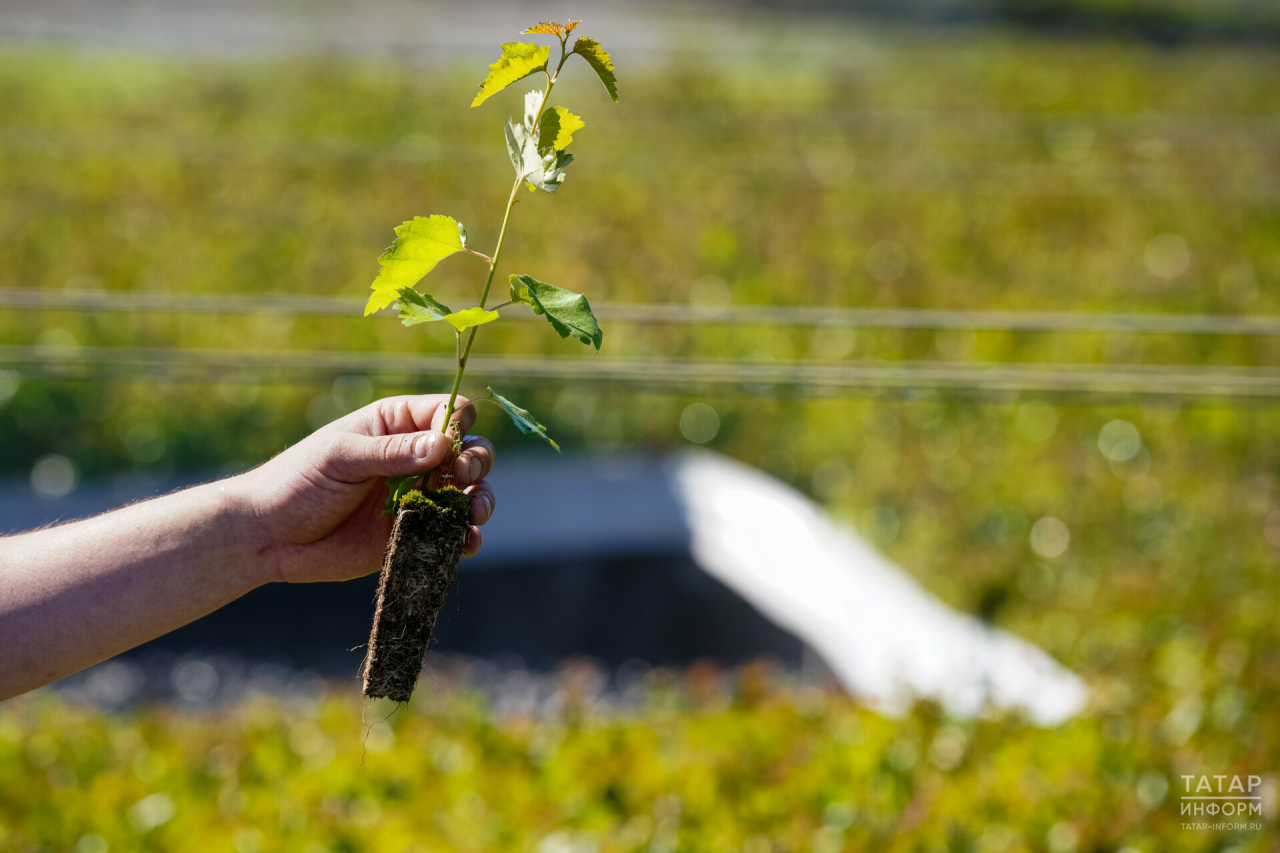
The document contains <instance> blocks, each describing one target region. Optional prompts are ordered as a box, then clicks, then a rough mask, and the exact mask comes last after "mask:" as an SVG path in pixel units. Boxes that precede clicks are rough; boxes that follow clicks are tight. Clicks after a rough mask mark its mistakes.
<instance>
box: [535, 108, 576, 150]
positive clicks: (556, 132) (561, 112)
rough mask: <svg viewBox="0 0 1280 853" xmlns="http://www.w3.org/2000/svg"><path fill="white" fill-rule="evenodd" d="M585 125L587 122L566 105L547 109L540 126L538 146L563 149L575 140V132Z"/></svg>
mask: <svg viewBox="0 0 1280 853" xmlns="http://www.w3.org/2000/svg"><path fill="white" fill-rule="evenodd" d="M584 127H586V123H585V122H584V121H583V120H582V119H581V118H579V117H578V116H576V115H574V114H573V113H571V112H569V111H568V110H566V109H565V108H564V107H556V108H555V109H553V110H547V111H546V112H545V113H543V114H542V124H541V125H540V126H539V128H538V148H539V149H540V150H542V151H546V150H548V149H552V150H555V151H563V150H564V149H566V148H568V147H569V143H571V142H573V134H574V132H575V131H579V130H581V129H582V128H584Z"/></svg>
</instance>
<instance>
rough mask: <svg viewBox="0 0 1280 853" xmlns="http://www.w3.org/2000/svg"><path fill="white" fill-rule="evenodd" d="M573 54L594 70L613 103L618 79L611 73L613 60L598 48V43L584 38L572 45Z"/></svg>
mask: <svg viewBox="0 0 1280 853" xmlns="http://www.w3.org/2000/svg"><path fill="white" fill-rule="evenodd" d="M573 52H574V53H576V54H578V55H579V56H581V57H582V58H583V59H585V60H586V61H587V64H589V65H590V66H591V67H592V68H594V69H595V72H596V75H597V76H598V77H599V78H600V82H601V83H603V84H604V87H605V89H606V90H608V92H609V97H610V98H613V99H614V100H615V101H616V100H618V78H617V76H615V75H614V73H613V71H614V69H613V60H612V59H611V58H610V57H609V54H608V53H606V52H605V49H604V48H603V47H601V46H600V42H598V41H596V40H595V39H592V38H587V37H586V36H578V40H577V41H576V42H574V43H573Z"/></svg>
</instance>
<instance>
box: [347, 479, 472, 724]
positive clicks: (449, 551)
mask: <svg viewBox="0 0 1280 853" xmlns="http://www.w3.org/2000/svg"><path fill="white" fill-rule="evenodd" d="M470 527H471V500H470V499H469V498H468V497H467V496H466V495H465V494H463V493H462V492H460V491H459V490H457V489H455V488H453V487H452V486H446V487H445V488H443V489H441V490H440V491H438V492H430V493H429V494H423V493H422V492H416V491H415V492H409V493H408V494H407V495H405V497H404V498H403V499H402V500H401V502H400V509H399V511H398V512H397V513H396V523H395V527H394V529H393V530H392V532H391V541H390V542H389V543H388V544H387V552H386V555H385V556H384V558H383V562H382V578H381V580H380V581H379V583H378V606H377V610H376V611H374V614H373V631H372V632H371V633H370V634H369V648H368V652H367V653H366V654H365V658H364V667H363V672H362V674H363V676H364V695H366V696H370V697H375V698H376V697H385V698H387V699H392V700H394V701H396V702H407V701H409V697H410V696H411V695H412V694H413V688H414V685H415V684H416V683H417V681H418V673H419V672H421V671H422V661H423V658H424V657H426V654H427V645H428V644H429V643H430V642H431V634H432V632H433V631H434V630H435V626H436V615H437V614H438V613H439V612H440V608H441V607H442V606H443V605H444V599H445V595H446V594H447V593H448V591H449V586H450V585H451V584H452V583H453V578H454V570H455V569H456V568H457V565H458V560H459V559H461V557H462V546H463V545H464V544H465V543H466V541H467V531H468V530H469V529H470Z"/></svg>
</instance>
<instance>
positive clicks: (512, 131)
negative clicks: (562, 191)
mask: <svg viewBox="0 0 1280 853" xmlns="http://www.w3.org/2000/svg"><path fill="white" fill-rule="evenodd" d="M503 131H504V133H505V134H506V138H507V155H508V156H509V157H510V158H511V165H512V166H514V167H515V170H516V178H517V180H522V181H526V182H527V183H528V185H529V189H530V190H534V189H539V190H546V191H547V192H549V193H553V192H555V191H556V189H557V188H558V187H559V186H560V185H561V184H562V183H564V170H565V167H566V166H568V165H569V164H570V163H572V162H573V155H572V154H566V153H565V152H563V151H556V150H555V149H553V148H548V149H547V151H546V153H545V154H542V153H539V151H538V144H537V141H536V140H535V139H534V137H533V135H532V134H530V133H529V131H528V130H527V129H526V128H525V126H524V125H523V124H516V123H514V122H513V121H511V119H509V118H508V119H507V123H506V124H505V125H504V126H503Z"/></svg>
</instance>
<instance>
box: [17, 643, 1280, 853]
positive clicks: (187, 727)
mask: <svg viewBox="0 0 1280 853" xmlns="http://www.w3.org/2000/svg"><path fill="white" fill-rule="evenodd" d="M588 673H589V671H588ZM588 681H589V679H587V678H583V670H582V669H581V668H580V667H579V668H573V667H571V668H569V669H567V670H566V671H565V676H564V678H563V684H562V687H561V689H560V690H559V691H558V693H557V694H556V695H555V696H554V697H553V699H552V700H551V701H552V705H551V706H549V707H552V706H554V707H553V709H552V710H550V711H549V712H547V711H546V710H545V709H544V713H541V714H537V715H529V714H523V715H522V714H505V715H496V714H495V713H494V710H493V706H492V705H490V704H489V703H488V702H487V701H486V700H485V699H484V697H483V695H482V694H480V693H476V692H472V691H468V690H465V689H458V688H454V687H448V686H445V685H442V684H439V683H424V685H423V686H422V687H421V689H419V690H418V691H417V693H416V694H415V697H414V700H413V702H412V703H411V704H410V705H408V706H405V707H402V708H401V709H399V710H398V711H396V713H394V714H391V715H390V716H388V713H389V711H390V709H392V707H393V706H391V705H390V704H389V703H386V704H383V703H379V704H376V705H370V706H366V707H365V708H364V709H363V716H364V719H365V720H370V721H378V722H375V723H373V724H372V725H370V726H369V727H368V728H367V729H366V727H365V725H364V724H363V723H362V719H361V711H362V709H361V706H360V703H359V701H358V700H357V699H356V698H355V697H354V696H353V695H352V694H351V693H349V692H334V691H321V692H314V691H312V692H310V693H308V694H294V695H293V696H292V697H291V698H288V699H286V700H280V699H275V700H271V699H267V698H265V697H263V698H256V699H255V698H251V699H248V700H244V701H241V702H239V703H237V704H234V705H230V706H223V707H221V708H214V709H207V710H205V711H202V712H199V713H195V714H193V713H190V712H188V713H182V712H177V711H175V710H174V709H173V708H170V707H166V706H152V707H145V706H143V707H140V708H137V709H135V710H133V711H130V712H117V713H109V714H104V713H102V712H98V711H91V710H86V709H84V708H80V707H77V706H74V705H67V704H64V703H63V702H62V701H61V700H59V699H58V698H57V697H56V695H55V694H51V693H48V692H41V693H37V694H32V695H30V696H27V697H24V698H21V699H18V700H14V701H11V702H9V703H7V704H6V705H4V706H3V707H0V845H7V846H4V849H12V850H16V851H28V850H72V849H75V850H77V851H80V850H104V851H105V850H138V851H148V850H170V851H179V850H209V849H218V850H225V849H231V850H235V851H237V853H256V851H261V853H269V852H270V851H283V850H299V851H307V853H322V851H360V850H387V849H392V850H405V851H416V850H423V851H425V850H538V851H542V852H543V853H558V851H596V850H599V851H627V850H650V851H652V850H669V851H674V850H693V851H700V850H708V851H715V850H745V851H785V850H796V851H800V850H811V851H827V853H835V851H841V850H867V849H875V850H886V851H890V850H894V851H896V850H902V851H906V850H913V851H915V850H940V851H941V850H946V851H954V850H970V851H1023V850H1035V851H1041V850H1048V851H1054V853H1067V851H1074V850H1119V849H1122V848H1126V849H1129V850H1145V851H1156V850H1160V851H1166V850H1168V851H1173V850H1222V849H1232V850H1239V851H1253V850H1258V851H1260V850H1264V849H1269V848H1268V847H1267V846H1266V844H1265V839H1266V835H1264V834H1263V833H1261V832H1258V831H1249V832H1235V833H1213V834H1210V833H1205V832H1196V831H1187V830H1184V829H1183V828H1182V821H1183V820H1185V819H1184V818H1181V817H1179V816H1178V806H1177V800H1178V792H1179V791H1180V790H1181V789H1180V786H1181V784H1182V783H1181V782H1180V781H1179V780H1178V779H1177V774H1179V773H1181V772H1192V773H1194V772H1197V769H1196V768H1192V769H1188V767H1187V766H1186V763H1185V762H1186V760H1187V759H1188V757H1191V756H1195V757H1196V759H1203V757H1204V756H1205V754H1206V751H1207V752H1208V754H1211V755H1213V756H1214V757H1215V759H1218V760H1221V761H1224V762H1225V763H1222V764H1219V765H1215V766H1216V768H1217V769H1218V770H1220V771H1221V772H1223V773H1232V772H1236V773H1241V774H1244V773H1246V772H1248V769H1249V768H1252V767H1254V766H1255V765H1256V764H1257V763H1264V762H1266V761H1268V760H1271V761H1272V762H1274V759H1275V758H1276V754H1275V752H1274V747H1269V748H1268V751H1267V752H1265V753H1263V752H1259V751H1257V750H1256V746H1257V744H1256V743H1254V744H1249V743H1247V742H1245V741H1241V742H1239V743H1238V744H1235V745H1233V746H1232V747H1230V748H1228V749H1227V750H1225V751H1223V750H1221V749H1220V747H1219V746H1218V745H1217V744H1216V743H1215V739H1214V738H1212V737H1205V736H1196V737H1194V738H1192V739H1191V740H1190V741H1189V742H1188V743H1186V744H1185V745H1184V746H1182V747H1180V748H1179V749H1178V750H1176V751H1174V752H1171V751H1169V750H1167V749H1164V748H1153V745H1154V744H1158V743H1162V742H1163V739H1164V736H1163V734H1162V732H1163V731H1164V730H1165V729H1166V728H1167V725H1166V724H1165V723H1164V722H1163V721H1162V720H1161V718H1160V717H1159V716H1158V715H1152V714H1150V713H1149V710H1150V709H1147V710H1144V711H1143V712H1140V713H1137V714H1132V715H1123V716H1119V715H1108V714H1098V715H1093V716H1090V717H1087V718H1085V719H1082V720H1079V721H1077V722H1074V723H1071V724H1070V725H1067V726H1064V727H1062V728H1060V729H1057V730H1053V731H1043V730H1036V729H1032V728H1028V727H1026V726H1024V725H1023V724H1022V723H1020V722H1019V721H1018V720H1016V719H1012V718H1000V717H996V718H992V719H988V720H981V721H961V720H953V719H948V718H947V717H945V716H944V715H942V714H940V713H938V711H937V710H936V709H934V708H932V707H928V706H921V707H918V708H916V709H915V710H914V711H913V712H912V713H911V714H910V715H909V716H907V717H905V718H902V719H891V718H887V717H884V716H881V715H879V714H876V713H874V712H872V711H870V710H868V709H866V708H863V707H859V706H858V705H856V704H855V703H853V702H851V701H850V700H848V699H847V698H845V697H843V696H842V695H840V694H839V693H836V692H828V691H825V690H821V689H819V688H816V687H812V686H811V687H796V686H786V685H780V684H778V683H776V681H775V679H774V677H773V673H772V670H771V669H770V668H769V667H768V666H767V665H763V664H753V665H751V666H748V667H746V668H744V669H743V670H741V671H739V672H738V673H737V674H736V676H735V677H733V678H726V677H723V676H721V675H719V674H718V673H716V672H715V670H714V667H708V666H706V665H697V666H695V667H693V668H692V669H691V670H690V671H689V673H688V675H687V677H686V678H684V679H678V678H676V677H674V676H673V674H672V673H670V672H667V671H663V670H655V671H652V672H650V673H649V674H648V676H647V677H646V678H645V679H644V680H643V682H642V683H641V684H639V685H636V686H637V687H639V692H637V691H636V690H635V689H634V688H633V689H632V691H631V696H632V699H633V700H634V699H635V697H636V696H637V695H639V696H642V697H643V698H642V699H641V701H639V702H638V703H635V702H634V701H633V704H631V705H630V706H629V707H627V708H625V709H618V708H614V709H612V710H609V709H602V708H601V707H599V706H598V705H597V702H598V699H597V700H593V699H592V698H591V694H590V693H588V692H587V691H585V690H583V687H584V682H588ZM383 718H386V719H385V722H383V721H382V720H383ZM1268 766H1274V764H1273V763H1272V764H1270V765H1268ZM1267 778H1268V781H1267V783H1266V786H1265V787H1264V790H1265V791H1266V792H1267V793H1266V798H1267V806H1266V808H1267V811H1268V813H1270V814H1269V815H1268V820H1267V825H1268V826H1274V823H1273V821H1274V813H1273V812H1274V807H1275V804H1274V800H1275V798H1276V793H1277V792H1276V780H1275V778H1274V776H1271V775H1269V776H1268V777H1267ZM1228 841H1230V843H1231V846H1230V847H1229V848H1227V847H1225V846H1223V845H1224V843H1225V842H1228Z"/></svg>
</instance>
